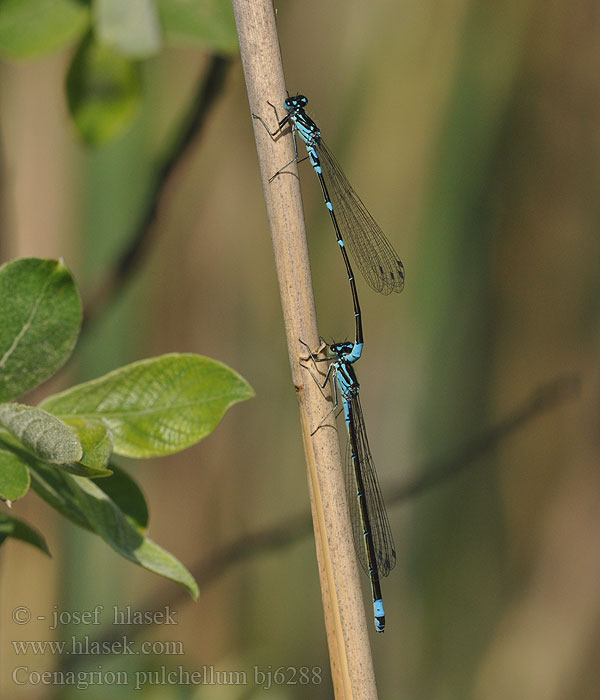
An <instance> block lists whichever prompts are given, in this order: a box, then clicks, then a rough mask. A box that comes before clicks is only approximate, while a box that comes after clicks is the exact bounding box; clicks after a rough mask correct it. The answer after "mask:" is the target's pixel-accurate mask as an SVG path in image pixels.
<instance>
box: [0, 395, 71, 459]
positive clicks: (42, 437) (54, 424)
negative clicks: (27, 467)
mask: <svg viewBox="0 0 600 700" xmlns="http://www.w3.org/2000/svg"><path fill="white" fill-rule="evenodd" d="M0 423H1V424H2V425H3V426H4V427H5V428H6V429H7V430H8V432H9V433H11V434H12V435H14V436H15V437H16V438H17V439H18V440H19V441H20V442H21V443H22V444H23V445H25V447H26V448H27V449H28V450H30V451H31V452H32V453H33V455H35V456H36V457H39V458H40V459H42V460H44V461H45V462H51V463H54V464H67V463H68V462H78V461H79V460H80V459H81V457H82V456H83V448H82V446H81V443H80V442H79V438H78V437H77V435H75V433H74V432H73V431H72V430H71V428H69V426H68V425H66V424H65V423H63V421H61V420H59V419H58V418H57V417H56V416H53V415H51V414H50V413H48V412H47V411H44V410H42V409H41V408H36V407H35V406H24V405H23V404H18V403H2V404H0Z"/></svg>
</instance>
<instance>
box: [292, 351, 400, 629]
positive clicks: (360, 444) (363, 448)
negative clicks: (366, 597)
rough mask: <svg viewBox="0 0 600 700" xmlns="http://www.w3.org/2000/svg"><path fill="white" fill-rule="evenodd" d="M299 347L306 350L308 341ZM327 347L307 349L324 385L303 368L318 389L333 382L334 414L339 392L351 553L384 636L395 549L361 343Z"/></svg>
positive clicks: (376, 621) (376, 627)
mask: <svg viewBox="0 0 600 700" xmlns="http://www.w3.org/2000/svg"><path fill="white" fill-rule="evenodd" d="M301 342H302V341H301ZM302 344H303V345H304V346H305V347H307V348H308V346H307V345H306V343H304V342H302ZM328 349H329V352H330V357H316V356H315V355H314V354H313V353H312V352H311V350H310V348H308V351H309V355H310V358H311V359H312V360H313V362H325V361H329V363H330V364H329V367H328V368H327V373H326V374H325V379H324V380H323V382H320V381H319V380H318V379H317V377H316V376H315V375H314V374H313V373H312V371H311V370H310V368H309V367H308V366H307V365H304V367H305V368H306V369H308V371H309V372H310V373H311V375H312V377H313V379H315V381H316V382H317V383H318V384H319V386H320V387H321V388H324V387H325V386H326V384H327V382H328V381H331V380H333V394H334V398H335V402H334V407H333V409H332V410H333V411H334V412H335V410H336V409H337V407H338V403H339V399H338V392H339V395H340V396H341V399H342V406H343V409H344V416H345V419H346V428H347V430H348V447H347V450H346V473H345V477H346V479H345V482H346V494H347V498H348V506H349V509H350V519H351V522H352V536H353V540H354V549H355V550H356V556H357V557H358V560H359V561H360V563H361V565H362V567H363V569H364V570H365V571H366V573H367V574H368V576H369V580H370V582H371V593H372V595H373V612H374V616H375V629H376V630H377V631H378V632H383V631H384V629H385V612H384V609H383V598H382V595H381V584H380V580H379V578H380V576H387V575H388V574H389V573H390V571H391V570H392V569H393V568H394V566H395V565H396V551H395V549H394V539H393V537H392V530H391V528H390V523H389V520H388V517H387V513H386V510H385V505H384V503H383V498H382V496H381V490H380V488H379V481H378V480H377V474H376V472H375V465H374V464H373V458H372V456H371V450H370V448H369V441H368V440H367V431H366V429H365V421H364V418H363V412H362V408H361V405H360V398H359V389H360V385H359V383H358V379H357V378H356V373H355V371H354V367H353V364H354V363H355V362H356V361H357V360H358V359H359V358H360V355H361V353H362V343H352V342H343V343H332V344H331V345H329V348H328Z"/></svg>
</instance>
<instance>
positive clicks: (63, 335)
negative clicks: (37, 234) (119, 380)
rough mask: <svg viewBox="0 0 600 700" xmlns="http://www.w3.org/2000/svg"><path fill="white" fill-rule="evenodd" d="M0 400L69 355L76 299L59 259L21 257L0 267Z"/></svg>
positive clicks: (53, 368) (76, 331)
mask: <svg viewBox="0 0 600 700" xmlns="http://www.w3.org/2000/svg"><path fill="white" fill-rule="evenodd" d="M0 318H1V319H2V323H1V324H0V401H8V400H10V399H14V398H16V397H17V396H20V395H21V394H23V393H24V392H26V391H29V390H30V389H33V387H35V386H37V385H38V384H39V383H40V382H42V381H43V380H44V379H47V378H48V377H49V376H50V375H52V374H54V372H55V371H56V370H57V369H58V368H59V367H60V366H61V365H62V364H64V362H65V361H66V360H67V358H68V357H69V355H70V354H71V350H72V349H73V347H74V345H75V342H76V340H77V336H78V334H79V326H80V324H81V300H80V299H79V294H78V292H77V288H76V287H75V282H74V281H73V278H72V277H71V273H70V272H69V270H67V268H66V267H65V266H64V265H63V264H62V263H61V262H59V261H56V260H42V259H40V258H21V259H20V260H15V261H13V262H9V263H6V264H4V265H2V266H0Z"/></svg>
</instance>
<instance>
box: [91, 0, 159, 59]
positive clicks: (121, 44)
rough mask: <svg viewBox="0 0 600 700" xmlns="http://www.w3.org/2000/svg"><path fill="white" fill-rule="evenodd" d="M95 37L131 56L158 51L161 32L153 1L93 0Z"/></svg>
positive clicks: (136, 56)
mask: <svg viewBox="0 0 600 700" xmlns="http://www.w3.org/2000/svg"><path fill="white" fill-rule="evenodd" d="M95 9H96V25H95V29H96V36H97V38H98V40H99V42H100V43H103V44H106V45H108V46H112V47H113V48H115V49H117V51H119V52H120V53H122V54H124V55H126V56H130V57H132V58H143V57H146V56H151V55H152V54H155V53H157V52H158V50H159V49H160V47H161V31H160V23H159V21H158V13H157V10H156V4H155V3H154V0H127V2H123V0H96V3H95Z"/></svg>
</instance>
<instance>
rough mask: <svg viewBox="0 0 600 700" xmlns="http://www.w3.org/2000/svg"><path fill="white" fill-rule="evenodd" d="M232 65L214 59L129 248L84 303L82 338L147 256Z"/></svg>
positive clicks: (149, 197) (150, 195)
mask: <svg viewBox="0 0 600 700" xmlns="http://www.w3.org/2000/svg"><path fill="white" fill-rule="evenodd" d="M230 64H231V59H230V58H227V57H223V56H218V55H215V56H213V57H212V58H211V60H210V63H209V66H208V69H207V71H206V73H205V74H204V78H203V80H202V81H201V82H200V83H199V85H198V89H197V91H196V94H195V96H194V98H193V100H192V103H191V105H190V107H189V109H188V113H187V115H186V117H185V118H184V119H183V122H184V126H183V127H182V129H181V132H180V133H179V135H178V137H177V139H176V141H175V143H174V144H173V147H172V148H171V150H170V151H169V153H167V154H166V156H165V157H164V160H163V162H162V164H161V165H160V167H159V168H158V171H157V173H156V178H155V182H154V185H153V187H152V191H151V192H150V193H149V194H148V198H147V205H146V207H145V209H144V210H143V211H142V213H141V215H140V217H139V220H138V222H137V223H136V224H135V227H134V232H133V235H132V236H131V238H130V240H129V242H128V244H127V247H126V248H125V249H124V250H123V251H121V253H120V255H119V257H118V258H117V259H116V260H115V261H114V263H113V264H111V265H110V266H109V268H108V269H107V270H106V271H105V273H104V276H103V277H102V279H101V280H100V281H99V282H98V284H97V285H96V287H95V289H94V290H93V291H92V292H91V293H90V294H89V295H88V298H87V300H86V301H85V303H84V311H83V322H82V326H81V333H82V334H83V333H85V332H86V331H87V329H88V328H89V326H90V324H92V323H93V322H94V321H95V320H96V319H97V318H98V317H99V316H100V315H101V314H102V312H103V311H104V310H105V309H106V308H108V306H109V304H110V303H111V302H112V300H113V299H114V298H115V297H116V296H117V295H118V294H120V293H121V292H122V291H123V289H124V288H125V286H126V284H127V283H128V282H129V280H130V279H132V278H133V276H134V275H135V273H136V271H137V268H138V267H139V265H140V263H141V261H142V260H143V258H144V256H145V255H146V254H147V253H148V250H149V247H150V243H151V242H152V238H153V235H152V234H153V233H154V223H155V221H156V218H157V214H158V209H159V203H160V201H161V198H162V195H163V192H164V190H165V189H166V187H167V185H168V182H169V180H170V178H171V175H172V174H173V172H174V171H175V169H176V168H177V166H178V165H179V163H180V161H181V159H182V158H183V156H184V154H185V153H186V151H187V149H188V147H189V146H190V145H191V143H192V142H193V141H194V140H195V139H196V138H197V137H198V134H199V132H200V130H201V129H202V127H203V126H204V124H205V123H206V117H207V115H208V114H209V113H210V110H211V109H212V108H213V106H214V104H215V101H216V99H217V98H218V97H219V95H220V94H221V91H222V87H223V84H224V82H225V78H226V75H227V69H228V67H229V65H230Z"/></svg>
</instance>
